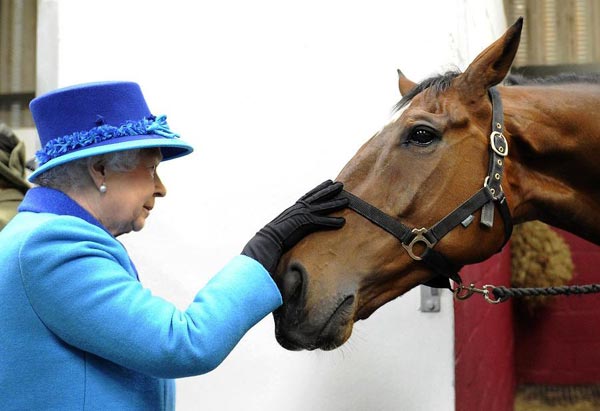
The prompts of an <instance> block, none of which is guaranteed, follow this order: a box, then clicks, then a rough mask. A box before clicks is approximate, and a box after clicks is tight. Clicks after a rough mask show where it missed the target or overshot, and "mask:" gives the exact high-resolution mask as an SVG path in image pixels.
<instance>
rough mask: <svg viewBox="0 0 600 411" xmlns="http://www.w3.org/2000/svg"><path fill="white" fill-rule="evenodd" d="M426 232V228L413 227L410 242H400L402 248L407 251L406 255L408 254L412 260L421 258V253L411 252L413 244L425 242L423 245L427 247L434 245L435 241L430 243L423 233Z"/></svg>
mask: <svg viewBox="0 0 600 411" xmlns="http://www.w3.org/2000/svg"><path fill="white" fill-rule="evenodd" d="M426 232H427V229H426V228H424V227H423V228H413V230H412V233H413V234H415V236H414V238H413V239H412V240H411V242H410V243H408V245H407V244H404V243H402V247H404V249H405V250H406V251H407V252H408V255H410V257H411V258H412V259H413V260H416V261H421V260H422V259H423V257H422V255H420V256H419V255H416V254H415V253H414V252H413V247H414V246H415V244H417V243H423V244H425V247H427V248H433V246H434V245H435V243H432V242H431V241H429V240H428V239H427V238H426V237H425V236H424V235H423V234H425V233H426Z"/></svg>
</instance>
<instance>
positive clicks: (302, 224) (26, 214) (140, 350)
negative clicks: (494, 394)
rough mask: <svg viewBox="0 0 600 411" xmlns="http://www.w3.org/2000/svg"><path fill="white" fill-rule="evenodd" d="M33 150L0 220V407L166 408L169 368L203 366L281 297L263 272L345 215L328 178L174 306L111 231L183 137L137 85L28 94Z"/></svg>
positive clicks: (183, 372) (149, 197) (149, 189)
mask: <svg viewBox="0 0 600 411" xmlns="http://www.w3.org/2000/svg"><path fill="white" fill-rule="evenodd" d="M30 107H31V111H32V114H33V117H34V121H35V123H36V127H37V130H38V133H39V136H40V140H41V144H42V149H41V150H40V151H39V152H38V153H37V157H38V161H39V167H38V168H37V170H36V171H35V172H34V173H33V174H31V176H30V180H31V181H32V182H34V183H36V184H37V185H38V186H39V187H35V188H32V189H30V190H29V192H28V193H27V194H26V196H25V198H24V200H23V202H22V204H21V206H20V208H19V213H18V214H17V216H16V217H15V218H14V219H13V220H12V221H11V222H10V223H9V224H8V225H7V226H6V228H5V229H4V230H3V231H2V232H0V261H2V264H1V265H0V301H2V304H0V323H1V324H2V338H1V339H0V358H2V360H1V361H0V409H2V410H46V409H52V410H95V409H102V410H119V411H123V410H171V409H174V403H175V400H174V382H173V380H172V379H174V378H178V377H185V376H190V375H196V374H202V373H206V372H208V371H210V370H212V369H214V368H215V367H216V366H217V365H219V364H220V363H221V361H223V359H224V358H225V357H226V356H227V355H228V354H229V352H230V351H231V350H232V349H233V348H234V346H235V345H236V344H237V342H238V341H239V340H240V339H241V338H242V337H243V335H244V334H245V333H246V331H248V329H250V328H251V327H252V326H253V325H254V324H256V323H257V322H258V321H260V320H261V319H262V318H263V317H265V316H266V315H267V314H268V313H270V312H271V311H272V310H274V309H276V308H277V307H278V306H279V305H280V304H281V295H280V293H279V291H278V289H277V287H276V285H275V283H274V282H273V280H272V279H271V276H270V274H269V272H272V271H273V270H274V269H275V267H276V266H277V263H278V260H279V258H280V256H281V254H282V253H283V252H285V251H286V250H287V249H288V248H290V247H291V246H293V245H294V244H295V243H296V242H297V241H298V240H300V239H301V238H303V237H304V236H306V235H307V234H309V233H310V232H313V231H316V230H322V229H336V228H339V227H341V226H342V225H343V224H344V220H343V219H341V218H339V217H332V216H328V214H329V213H331V212H333V211H335V210H339V209H341V208H343V207H344V206H345V205H346V203H345V201H344V200H340V199H336V195H337V193H339V191H340V190H341V189H342V187H341V184H339V183H332V182H331V181H327V182H325V183H323V184H321V185H320V186H318V187H317V188H315V189H314V190H312V191H311V192H309V193H308V194H307V195H305V196H304V197H302V198H301V199H300V200H299V201H298V202H297V203H296V204H294V205H293V206H292V207H290V208H289V209H287V210H286V211H284V212H283V213H282V214H281V215H280V216H278V217H277V218H276V219H275V220H273V221H272V222H271V223H269V224H267V225H266V226H265V227H264V228H263V229H261V230H260V231H259V232H258V233H257V234H256V236H255V237H253V238H252V239H251V240H250V241H249V242H248V244H247V245H246V246H245V247H244V249H243V251H242V254H241V255H238V256H235V257H233V259H232V260H231V261H230V262H229V263H228V264H227V265H226V266H225V267H224V268H223V269H222V270H221V271H220V272H219V273H217V274H216V275H215V276H214V277H213V278H212V279H211V280H210V281H209V283H208V284H207V285H206V286H205V287H204V288H202V289H201V290H200V291H199V292H198V293H197V295H196V297H195V299H194V301H193V302H192V303H191V304H190V306H189V308H188V309H187V310H185V311H179V310H178V309H177V308H175V307H174V306H173V305H172V304H170V303H169V302H167V301H165V300H163V299H161V298H158V297H155V296H153V295H152V294H151V293H150V292H149V291H148V290H147V289H145V288H144V287H143V286H142V285H141V284H140V282H139V281H138V276H137V272H136V269H135V266H134V265H133V262H132V261H131V260H130V259H129V257H128V255H127V251H126V250H125V249H124V248H123V246H122V245H121V243H120V242H119V241H117V239H116V237H118V236H119V235H121V234H123V233H127V232H130V231H139V230H141V229H142V228H143V227H144V223H145V221H146V219H147V218H148V216H149V214H150V212H151V210H152V209H153V208H154V206H155V202H156V199H157V198H160V197H163V196H165V194H166V188H165V186H164V184H163V182H162V181H161V179H160V178H159V176H158V173H157V167H158V165H159V163H161V161H165V160H170V159H173V158H177V157H181V156H183V155H186V154H189V153H190V152H191V151H192V148H191V147H190V146H189V145H188V144H187V143H185V142H183V141H181V140H180V139H179V138H178V136H177V135H176V134H174V133H173V132H172V131H171V130H170V129H169V127H168V125H167V123H166V121H165V117H164V116H161V117H155V116H153V115H151V114H150V111H149V109H148V107H147V105H146V102H145V100H144V98H143V95H142V93H141V90H140V88H139V86H138V85H137V84H135V83H128V82H108V83H93V84H84V85H79V86H74V87H70V88H65V89H60V90H57V91H54V92H51V93H48V94H46V95H43V96H40V97H38V98H36V99H34V100H33V101H32V102H31V106H30Z"/></svg>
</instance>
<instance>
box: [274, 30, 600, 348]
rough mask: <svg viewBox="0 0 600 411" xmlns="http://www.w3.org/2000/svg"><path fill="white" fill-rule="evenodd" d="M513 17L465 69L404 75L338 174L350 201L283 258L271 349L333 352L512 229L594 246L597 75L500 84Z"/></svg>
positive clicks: (493, 247)
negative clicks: (396, 94)
mask: <svg viewBox="0 0 600 411" xmlns="http://www.w3.org/2000/svg"><path fill="white" fill-rule="evenodd" d="M521 29H522V19H519V20H517V22H516V23H515V24H513V25H512V26H511V27H509V28H508V29H507V31H506V32H505V33H504V34H503V35H502V36H501V37H500V38H499V39H498V40H496V41H495V42H494V43H492V44H491V45H490V46H489V47H487V48H486V49H485V50H484V51H483V52H481V53H480V54H479V55H478V56H477V57H476V58H475V59H474V60H473V61H472V62H471V64H470V65H469V66H468V67H467V69H466V70H465V71H464V72H462V73H460V72H449V73H446V74H443V75H440V76H435V77H432V78H429V79H427V80H424V81H422V82H420V83H418V84H416V83H414V82H412V81H410V80H409V79H408V78H406V77H405V76H404V75H402V73H400V72H399V74H400V77H399V88H400V93H401V95H402V99H401V100H400V102H399V103H398V105H397V108H398V111H397V113H396V114H395V115H394V117H393V118H392V120H391V121H390V123H389V124H387V125H386V126H385V127H384V128H383V129H382V130H381V131H380V132H378V133H376V134H375V135H374V136H373V137H372V138H371V139H370V140H369V141H367V142H366V143H365V144H364V145H363V146H362V147H361V148H360V149H359V151H358V152H357V153H356V154H355V156H354V157H353V158H352V159H351V160H350V161H349V162H348V163H347V164H346V166H345V167H344V168H343V169H342V171H341V172H340V174H339V176H338V177H337V180H338V181H341V182H343V183H344V190H345V191H344V192H343V193H342V195H345V196H346V197H348V198H349V201H350V207H349V208H347V209H345V210H343V211H340V212H338V213H337V215H340V216H343V217H344V218H345V219H346V224H345V226H344V227H343V228H342V229H340V230H337V231H327V232H317V233H314V234H311V235H310V236H308V237H306V238H305V239H303V240H302V241H301V242H299V243H298V244H297V245H296V246H295V247H294V248H293V249H292V250H290V251H289V252H288V253H287V254H286V255H284V257H283V258H282V260H281V262H280V264H279V268H278V273H277V274H276V276H275V279H276V281H277V283H278V285H279V286H280V289H281V290H282V295H283V301H284V304H283V306H282V307H280V308H279V309H278V310H277V311H276V312H275V313H274V318H275V332H276V337H277V340H278V342H279V343H280V345H282V346H283V347H284V348H287V349H290V350H301V349H307V350H314V349H322V350H331V349H334V348H336V347H339V346H340V345H342V344H344V342H346V341H347V340H348V338H349V337H350V335H351V333H352V327H353V324H354V322H355V321H358V320H362V319H366V318H368V317H369V316H370V315H371V314H372V313H373V312H374V311H375V310H377V309H378V308H379V307H381V306H382V305H384V304H386V303H387V302H389V301H391V300H393V299H395V298H397V297H399V296H401V295H402V294H404V293H406V292H407V291H409V290H410V289H412V288H413V287H415V286H417V285H419V284H429V285H434V286H447V285H448V278H451V279H453V280H455V281H460V278H459V275H458V271H459V270H460V268H461V267H462V266H464V265H466V264H473V263H477V262H480V261H483V260H485V259H487V258H489V257H490V256H492V255H493V254H494V253H496V252H497V251H499V250H500V249H501V247H502V246H503V245H504V244H505V243H506V241H507V240H508V238H509V237H510V233H511V230H512V225H513V224H519V223H523V222H526V221H530V220H541V221H543V222H545V223H547V224H550V225H552V226H555V227H559V228H562V229H564V230H567V231H570V232H572V233H574V234H576V235H578V236H580V237H582V238H585V239H587V240H589V241H592V242H594V243H596V244H600V184H599V181H600V166H599V164H598V163H599V161H600V117H599V116H600V83H598V82H596V83H580V82H576V81H573V82H569V81H562V82H558V83H556V84H526V85H511V86H507V85H504V84H503V83H502V82H503V80H504V79H505V78H506V77H507V76H508V73H509V70H510V67H511V65H512V62H513V59H514V57H515V54H516V51H517V48H518V45H519V40H520V35H521Z"/></svg>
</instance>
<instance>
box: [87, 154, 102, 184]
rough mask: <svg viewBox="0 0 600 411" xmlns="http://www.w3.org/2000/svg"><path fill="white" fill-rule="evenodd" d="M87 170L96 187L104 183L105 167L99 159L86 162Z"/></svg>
mask: <svg viewBox="0 0 600 411" xmlns="http://www.w3.org/2000/svg"><path fill="white" fill-rule="evenodd" d="M88 172H89V173H90V177H91V179H92V181H93V182H94V185H95V186H96V188H97V189H100V186H101V185H103V184H104V182H105V180H106V167H105V166H104V162H103V161H100V160H95V161H90V162H89V163H88Z"/></svg>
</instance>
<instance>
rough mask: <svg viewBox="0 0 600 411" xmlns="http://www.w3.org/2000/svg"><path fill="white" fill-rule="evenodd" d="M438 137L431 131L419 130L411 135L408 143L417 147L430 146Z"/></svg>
mask: <svg viewBox="0 0 600 411" xmlns="http://www.w3.org/2000/svg"><path fill="white" fill-rule="evenodd" d="M435 138H436V135H435V134H434V133H433V132H432V131H431V130H427V129H424V128H417V129H415V130H414V131H412V132H411V133H410V135H409V136H408V138H407V143H410V144H414V145H416V146H421V147H423V146H428V145H430V144H431V143H433V140H435Z"/></svg>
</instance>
